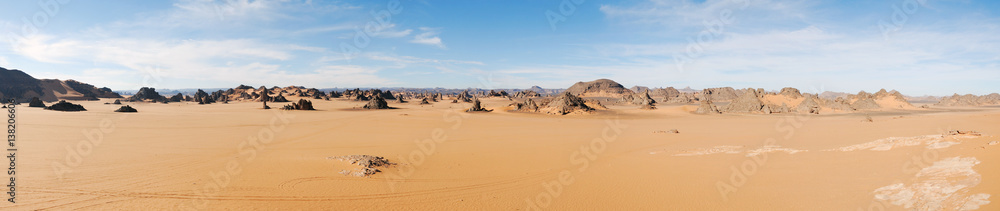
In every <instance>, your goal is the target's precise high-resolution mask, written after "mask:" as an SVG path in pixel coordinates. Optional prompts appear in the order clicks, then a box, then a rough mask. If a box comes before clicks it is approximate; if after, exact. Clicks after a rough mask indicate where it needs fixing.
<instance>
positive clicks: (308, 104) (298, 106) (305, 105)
mask: <svg viewBox="0 0 1000 211" xmlns="http://www.w3.org/2000/svg"><path fill="white" fill-rule="evenodd" d="M265 106H266V105H265ZM281 109H283V110H316V109H314V108H313V106H312V101H308V100H306V99H299V102H298V103H292V104H290V105H285V106H284V107H282V108H281Z"/></svg>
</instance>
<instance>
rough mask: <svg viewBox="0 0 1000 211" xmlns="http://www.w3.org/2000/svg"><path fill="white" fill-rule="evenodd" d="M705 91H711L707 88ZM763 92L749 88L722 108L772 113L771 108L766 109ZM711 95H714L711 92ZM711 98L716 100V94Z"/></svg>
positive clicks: (724, 109)
mask: <svg viewBox="0 0 1000 211" xmlns="http://www.w3.org/2000/svg"><path fill="white" fill-rule="evenodd" d="M705 92H706V93H707V92H710V91H708V89H706V91H705ZM763 94H764V93H761V92H758V90H754V89H749V88H748V89H746V90H745V91H744V94H742V95H740V96H739V97H738V98H736V99H734V100H733V101H732V102H731V103H729V105H726V107H725V108H723V109H721V111H722V112H725V113H770V110H769V109H764V102H762V101H761V100H760V97H761V96H763ZM709 96H712V95H711V94H709ZM710 99H711V100H712V101H715V99H716V96H712V98H710Z"/></svg>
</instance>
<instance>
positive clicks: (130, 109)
mask: <svg viewBox="0 0 1000 211" xmlns="http://www.w3.org/2000/svg"><path fill="white" fill-rule="evenodd" d="M115 112H133V113H134V112H139V111H138V110H135V108H132V106H129V105H125V106H122V107H121V108H118V110H115Z"/></svg>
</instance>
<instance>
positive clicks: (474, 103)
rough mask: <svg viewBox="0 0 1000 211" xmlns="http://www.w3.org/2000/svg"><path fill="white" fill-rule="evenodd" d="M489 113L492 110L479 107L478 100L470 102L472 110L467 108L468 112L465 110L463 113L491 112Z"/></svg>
mask: <svg viewBox="0 0 1000 211" xmlns="http://www.w3.org/2000/svg"><path fill="white" fill-rule="evenodd" d="M491 111H493V110H492V109H486V108H483V107H482V105H480V103H479V98H476V99H474V100H472V108H469V110H465V112H491Z"/></svg>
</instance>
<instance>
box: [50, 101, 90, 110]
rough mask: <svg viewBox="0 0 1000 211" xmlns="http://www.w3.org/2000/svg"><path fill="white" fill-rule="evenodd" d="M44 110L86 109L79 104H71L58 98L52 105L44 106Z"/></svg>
mask: <svg viewBox="0 0 1000 211" xmlns="http://www.w3.org/2000/svg"><path fill="white" fill-rule="evenodd" d="M45 110H53V111H86V110H87V109H84V108H83V106H81V105H78V104H72V103H70V102H66V101H65V100H60V101H59V102H58V103H56V104H52V106H49V107H46V108H45Z"/></svg>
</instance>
